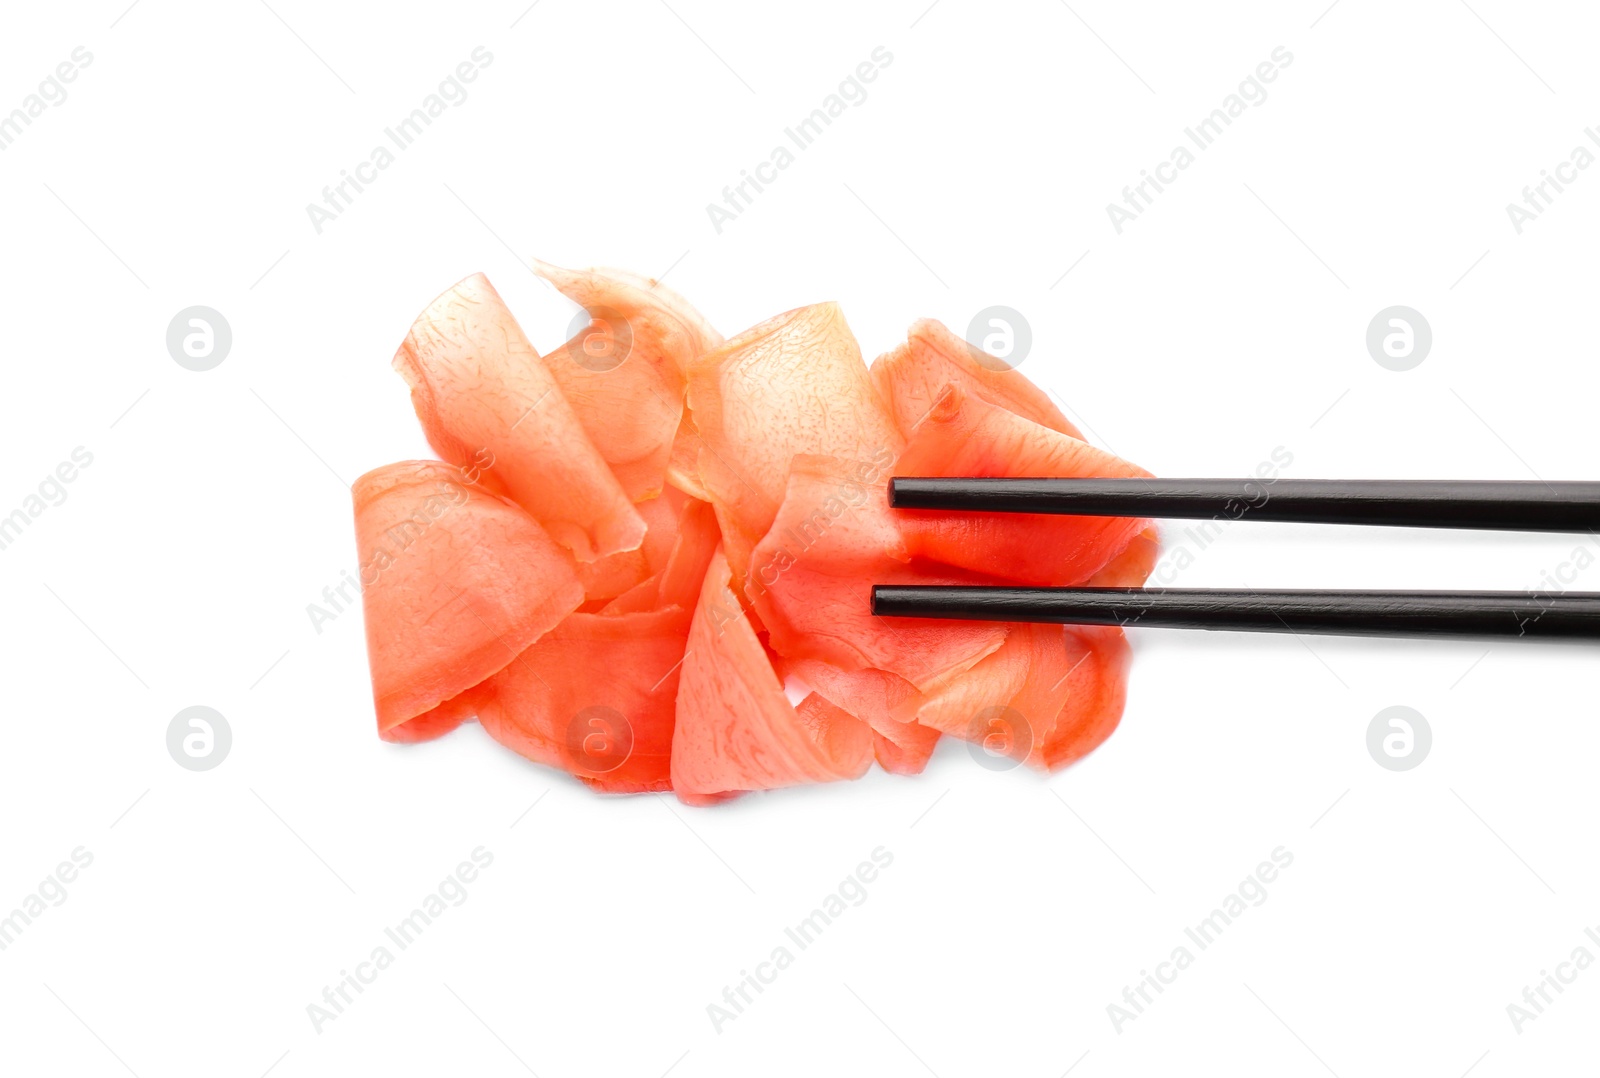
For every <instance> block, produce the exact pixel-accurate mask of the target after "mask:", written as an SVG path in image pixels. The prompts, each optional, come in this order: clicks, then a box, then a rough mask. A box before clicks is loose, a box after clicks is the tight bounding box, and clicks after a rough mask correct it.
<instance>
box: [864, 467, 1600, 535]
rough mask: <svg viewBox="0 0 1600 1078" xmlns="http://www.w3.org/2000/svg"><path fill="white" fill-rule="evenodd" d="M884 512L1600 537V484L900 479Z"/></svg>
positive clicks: (892, 483) (894, 481) (893, 485)
mask: <svg viewBox="0 0 1600 1078" xmlns="http://www.w3.org/2000/svg"><path fill="white" fill-rule="evenodd" d="M889 504H890V505H891V506H893V507H895V508H897V509H948V510H960V511H965V512H987V513H1048V514H1067V515H1086V516H1116V517H1167V518H1184V519H1207V518H1222V519H1235V520H1270V521H1293V522H1300V523H1308V524H1369V525H1388V526H1391V527H1410V528H1477V529H1484V530H1495V531H1555V532H1584V531H1594V530H1600V482H1587V481H1585V482H1552V483H1546V482H1543V481H1540V480H1527V481H1522V480H1504V481H1502V480H1488V481H1484V480H1390V479H1382V480H1373V479H1352V480H1341V479H1282V478H1280V479H1276V480H1272V481H1270V482H1269V481H1266V480H1257V479H1058V478H1040V479H978V478H909V477H902V478H896V479H892V480H890V483H889Z"/></svg>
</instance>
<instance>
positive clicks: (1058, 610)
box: [872, 585, 1600, 639]
mask: <svg viewBox="0 0 1600 1078" xmlns="http://www.w3.org/2000/svg"><path fill="white" fill-rule="evenodd" d="M872 612H873V613H874V614H879V615H884V616H889V617H918V618H960V619H965V620H976V621H1034V622H1056V623H1063V624H1077V625H1137V626H1145V627H1155V628H1169V629H1211V630H1225V631H1228V630H1231V631H1243V632H1279V633H1282V632H1287V633H1317V634H1335V635H1342V636H1457V637H1460V636H1473V637H1496V638H1505V637H1529V638H1541V639H1551V638H1566V639H1600V593H1597V592H1567V593H1564V594H1545V593H1542V592H1522V591H1253V590H1244V589H1229V588H1215V589H1212V588H1018V587H940V586H922V585H914V586H906V585H895V586H886V585H879V586H877V587H874V588H873V589H872Z"/></svg>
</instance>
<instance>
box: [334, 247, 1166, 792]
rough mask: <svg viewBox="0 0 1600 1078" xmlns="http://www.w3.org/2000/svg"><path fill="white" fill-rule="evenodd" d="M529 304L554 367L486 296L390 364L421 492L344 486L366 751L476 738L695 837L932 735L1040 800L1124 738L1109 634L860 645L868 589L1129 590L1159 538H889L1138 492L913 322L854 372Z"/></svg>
mask: <svg viewBox="0 0 1600 1078" xmlns="http://www.w3.org/2000/svg"><path fill="white" fill-rule="evenodd" d="M535 269H536V271H537V272H538V273H539V274H540V275H541V276H542V277H544V278H545V279H546V280H548V281H549V282H550V283H551V284H553V285H554V286H555V287H556V288H557V289H559V290H560V291H561V292H562V293H564V294H565V295H566V296H568V297H569V298H571V299H572V300H573V301H574V302H576V303H577V304H578V305H580V306H581V307H583V308H584V309H585V310H586V311H587V312H588V315H589V319H588V322H587V324H586V325H585V327H584V328H583V329H582V331H581V332H579V333H578V335H577V336H576V337H574V338H573V339H572V340H570V341H568V342H567V343H566V344H564V345H562V346H561V347H560V348H558V349H556V350H555V351H554V352H551V353H549V354H547V355H540V354H539V353H538V352H537V351H536V350H535V349H534V348H533V346H532V345H531V344H529V342H528V338H527V336H526V335H525V334H524V333H523V331H522V329H521V328H520V327H519V326H518V324H517V321H516V319H515V318H514V317H513V316H512V314H511V312H510V311H509V310H508V309H507V307H506V305H505V303H504V302H503V301H502V300H501V298H500V296H499V295H498V294H497V293H496V292H495V290H494V288H493V286H491V285H490V283H489V281H488V279H487V278H485V277H484V276H483V275H482V274H478V275H475V276H472V277H469V278H467V279H466V280H464V281H462V282H460V283H459V284H457V285H456V286H455V287H453V288H451V289H450V290H449V291H447V292H445V293H444V294H443V295H441V296H439V297H438V298H437V299H435V300H434V301H433V302H432V303H431V304H429V306H428V307H427V309H426V310H424V311H423V312H422V314H421V315H420V316H418V318H417V320H416V322H415V323H414V324H413V325H412V327H411V330H410V333H409V334H408V335H407V336H406V338H405V341H404V343H403V344H401V346H400V349H399V351H398V352H397V353H396V354H395V357H394V366H395V369H396V370H397V371H399V373H400V374H401V375H402V376H403V377H404V378H405V379H406V381H407V383H408V384H409V385H410V387H411V399H412V403H413V405H414V406H415V408H416V413H417V418H418V419H419V420H421V423H422V427H423V430H424V432H425V433H426V435H427V438H428V442H429V444H430V445H431V446H432V447H433V449H434V451H435V452H436V453H438V455H439V457H440V458H441V459H439V460H413V461H402V462H400V463H397V464H390V465H387V466H385V467H381V468H378V469H375V470H374V471H371V472H368V473H367V474H366V475H364V476H362V477H361V478H360V479H359V480H357V481H356V483H355V486H354V488H353V494H354V501H355V531H356V542H357V545H358V547H359V555H360V563H361V578H362V584H363V591H362V599H363V605H364V608H365V615H366V637H367V651H368V655H369V658H370V662H371V672H372V688H373V697H374V700H375V703H376V710H377V718H378V732H379V734H380V736H382V737H383V738H385V739H387V740H390V741H402V742H411V741H422V740H427V739H430V738H435V737H440V736H442V735H444V734H447V733H449V732H450V731H451V730H453V729H455V728H456V727H457V726H459V725H460V724H462V723H463V722H466V721H469V720H472V719H476V720H477V721H478V722H479V723H481V724H482V725H483V728H484V729H485V730H487V731H488V733H489V734H490V735H491V736H492V737H493V738H494V739H495V740H496V741H499V742H500V743H501V744H502V745H505V746H506V747H508V748H510V749H512V750H514V751H516V752H518V753H521V754H522V755H523V756H526V757H528V758H529V759H531V760H535V761H537V762H539V763H542V764H547V765H549V766H551V767H556V768H561V769H563V770H565V771H567V772H569V773H571V774H572V775H574V776H576V777H577V778H579V779H580V780H582V781H583V782H585V783H587V784H588V785H589V786H591V787H593V788H595V789H598V790H602V791H606V792H612V793H635V792H646V791H650V792H665V791H672V792H674V793H675V794H676V795H677V796H678V797H679V798H681V799H682V800H683V801H685V802H688V803H691V804H707V803H711V802H715V801H719V800H722V799H725V798H728V797H731V796H734V795H737V794H739V793H743V792H746V791H752V790H770V789H775V788H779V787H784V786H792V785H796V784H801V783H812V782H831V781H835V780H840V779H854V778H859V777H860V776H861V775H863V774H864V773H865V772H866V771H867V770H868V769H869V768H870V767H871V766H872V765H873V763H874V762H876V763H877V765H878V766H879V767H881V768H883V769H884V770H885V771H889V772H892V773H894V774H900V775H910V774H916V773H918V772H920V771H921V770H922V769H923V768H924V767H925V766H926V765H927V763H928V759H929V757H930V755H931V754H932V752H933V751H934V746H935V744H936V743H937V742H938V741H939V739H940V737H941V736H942V735H946V734H948V735H950V736H951V737H956V738H962V739H966V740H968V741H970V742H973V743H974V744H975V745H979V746H982V749H983V751H984V752H987V753H990V754H993V755H995V756H996V757H998V758H1004V759H1010V760H1013V761H1016V762H1025V763H1027V764H1028V765H1030V766H1033V767H1036V768H1039V769H1054V768H1058V767H1061V766H1064V765H1066V764H1068V763H1070V762H1072V761H1073V760H1076V759H1078V758H1080V757H1082V756H1083V755H1084V754H1085V753H1087V752H1089V751H1090V750H1092V749H1093V748H1095V747H1096V746H1097V745H1099V744H1100V743H1101V742H1102V741H1104V740H1105V739H1106V737H1107V736H1108V735H1109V734H1110V733H1111V732H1112V730H1113V729H1114V728H1115V727H1116V725H1117V722H1118V720H1119V719H1120V717H1121V714H1122V709H1123V701H1124V696H1125V688H1126V678H1127V665H1128V650H1127V643H1126V641H1125V640H1124V638H1123V634H1122V631H1121V629H1119V628H1116V627H1093V626H1065V627H1064V626H1059V625H1035V624H1000V623H988V622H985V623H976V622H974V623H963V622H957V621H934V620H921V619H905V618H880V617H874V616H873V615H872V613H871V610H870V593H871V588H872V585H874V584H917V583H921V584H958V583H1001V584H1032V585H1077V584H1093V585H1107V586H1136V585H1139V584H1142V583H1143V582H1144V579H1145V577H1146V576H1147V575H1148V574H1149V572H1150V569H1151V567H1152V565H1153V564H1154V561H1155V557H1156V553H1157V545H1156V539H1155V533H1154V531H1153V530H1151V528H1150V522H1149V521H1145V520H1134V519H1112V518H1101V517H1069V516H1027V515H1015V514H984V513H969V514H955V513H936V512H917V511H904V510H892V509H890V508H889V505H888V499H887V487H888V481H889V479H890V478H891V477H892V476H895V475H915V476H1116V477H1128V476H1143V475H1147V474H1149V473H1147V472H1145V471H1144V470H1143V469H1141V468H1138V467H1136V466H1135V465H1132V464H1129V463H1128V462H1127V461H1124V460H1121V459H1119V458H1118V457H1116V456H1113V455H1112V454H1110V453H1107V452H1105V451H1103V450H1100V449H1097V448H1095V447H1094V446H1091V445H1089V444H1088V443H1087V442H1086V441H1085V440H1084V439H1083V436H1082V435H1081V434H1080V433H1079V432H1078V430H1077V428H1075V427H1074V426H1073V425H1072V424H1071V423H1070V422H1068V420H1067V418H1066V416H1065V415H1064V414H1063V413H1062V412H1061V410H1060V409H1059V408H1057V407H1056V406H1055V404H1053V403H1052V401H1051V399H1050V398H1049V396H1047V395H1046V394H1045V393H1044V392H1042V391H1041V390H1039V389H1038V388H1037V387H1035V386H1034V385H1033V384H1032V383H1031V382H1029V381H1028V379H1027V378H1026V377H1025V376H1023V375H1022V374H1021V373H1020V372H1018V371H1015V370H1011V369H1009V368H1007V367H1006V366H1005V364H1003V363H1001V362H999V361H997V360H995V359H994V358H993V357H990V356H988V355H987V354H986V353H984V352H982V351H980V350H978V349H976V348H974V347H973V346H972V345H969V344H968V343H967V342H966V341H964V340H962V339H961V338H959V337H957V336H956V335H954V334H952V333H951V332H950V331H949V330H947V329H946V328H945V327H944V326H943V325H941V324H940V323H938V322H934V321H920V322H917V323H916V324H915V325H913V326H912V327H911V330H910V332H909V334H908V336H907V338H906V340H905V341H904V342H902V343H900V344H898V345H896V346H895V347H894V348H893V349H892V350H891V351H889V352H887V353H885V354H883V355H881V356H879V357H878V358H877V359H876V360H875V361H874V362H873V363H872V364H871V366H870V367H869V366H868V365H867V364H866V363H865V362H864V361H863V359H862V355H861V351H860V349H859V347H858V346H857V344H856V340H855V338H854V336H852V334H851V332H850V327H849V326H848V325H846V324H845V320H844V315H843V313H842V312H841V311H840V309H839V307H838V306H837V305H836V304H832V303H821V304H816V305H814V306H810V307H801V308H799V309H797V310H793V311H789V312H787V313H785V314H780V315H778V316H777V317H775V318H771V319H769V320H768V321H765V322H762V323H761V324H759V325H757V326H754V327H752V328H750V329H748V330H746V331H744V332H743V333H740V334H738V335H737V336H735V337H731V338H727V339H724V338H723V337H722V335H721V334H719V333H718V332H717V331H716V330H715V329H713V328H712V327H711V326H710V325H709V324H708V323H707V322H706V320H705V319H704V318H703V317H701V316H700V314H698V313H697V312H696V311H695V310H694V308H692V307H690V306H689V304H688V303H686V302H685V301H684V300H683V299H682V298H681V297H679V296H677V295H675V294H674V293H672V292H671V291H669V290H668V289H667V288H665V287H663V286H662V285H661V284H660V283H659V282H657V281H654V280H650V279H646V278H642V277H638V276H636V275H633V274H630V273H626V272H622V271H617V270H587V271H581V272H579V271H569V270H563V269H558V268H556V267H554V266H548V265H544V264H539V265H537V266H536V267H535Z"/></svg>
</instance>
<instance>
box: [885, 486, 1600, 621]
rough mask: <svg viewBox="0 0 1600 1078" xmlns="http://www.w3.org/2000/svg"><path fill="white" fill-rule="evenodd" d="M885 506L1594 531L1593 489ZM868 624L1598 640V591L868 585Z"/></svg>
mask: <svg viewBox="0 0 1600 1078" xmlns="http://www.w3.org/2000/svg"><path fill="white" fill-rule="evenodd" d="M889 504H890V505H891V506H893V507H895V508H897V509H940V510H956V511H965V512H987V513H996V512H998V513H1044V514H1058V515H1060V514H1065V515H1085V516H1113V517H1177V518H1190V519H1200V518H1216V519H1231V520H1244V519H1248V520H1271V521H1294V522H1300V523H1317V524H1375V525H1389V526H1396V527H1415V528H1476V529H1484V530H1498V531H1573V532H1579V531H1582V532H1591V533H1592V532H1594V531H1595V529H1600V483H1593V482H1560V483H1546V482H1542V481H1534V482H1518V481H1509V482H1473V481H1457V480H1446V481H1437V480H1426V481H1409V480H1401V481H1395V480H1352V481H1341V480H1333V479H1277V480H1275V481H1273V482H1270V483H1268V482H1265V481H1257V480H1250V479H1055V478H1039V479H978V478H947V479H940V478H926V479H924V478H896V479H892V480H890V484H889ZM872 612H873V613H874V614H878V615H883V616H887V617H919V618H959V619H965V620H977V621H1030V622H1055V623H1062V624H1074V625H1138V626H1150V627H1159V628H1177V629H1211V630H1229V631H1245V632H1288V633H1322V634H1335V635H1346V636H1453V637H1462V636H1475V637H1495V638H1505V637H1527V638H1534V639H1569V640H1571V639H1589V640H1592V639H1600V592H1560V593H1545V592H1531V591H1530V592H1521V591H1255V590H1249V589H1225V588H1224V589H1189V588H1082V587H1071V588H1067V587H1061V588H1039V587H981V586H970V587H944V586H901V585H897V586H884V585H879V586H877V587H874V588H873V589H872Z"/></svg>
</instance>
